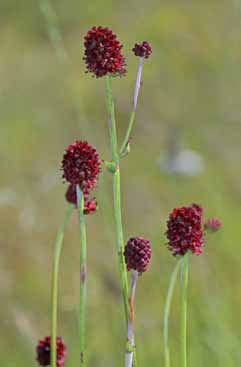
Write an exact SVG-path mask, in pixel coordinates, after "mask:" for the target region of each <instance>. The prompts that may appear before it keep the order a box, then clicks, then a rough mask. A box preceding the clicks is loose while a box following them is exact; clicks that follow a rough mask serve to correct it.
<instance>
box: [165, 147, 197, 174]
mask: <svg viewBox="0 0 241 367" xmlns="http://www.w3.org/2000/svg"><path fill="white" fill-rule="evenodd" d="M160 168H161V171H162V172H165V173H168V174H178V175H183V176H197V175H198V174H200V173H201V172H202V171H203V169H204V161H203V158H202V157H201V156H200V155H199V154H198V153H196V152H194V151H192V150H188V149H183V150H180V151H178V152H175V154H169V156H166V157H165V158H164V159H161V160H160Z"/></svg>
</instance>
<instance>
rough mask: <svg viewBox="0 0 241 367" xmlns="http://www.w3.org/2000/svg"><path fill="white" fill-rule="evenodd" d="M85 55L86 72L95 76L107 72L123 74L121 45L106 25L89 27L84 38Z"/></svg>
mask: <svg viewBox="0 0 241 367" xmlns="http://www.w3.org/2000/svg"><path fill="white" fill-rule="evenodd" d="M84 46H85V56H84V58H83V59H84V61H85V63H86V67H87V72H90V73H93V74H94V75H95V76H96V77H97V78H99V77H102V76H105V75H107V74H112V75H119V76H121V75H124V74H125V72H126V70H125V59H124V57H123V56H122V53H121V49H122V47H123V46H122V45H121V44H120V42H119V41H118V39H117V37H116V35H115V34H114V33H113V32H112V30H111V29H109V28H107V27H100V26H99V27H93V28H91V29H90V30H89V31H88V32H87V34H86V36H85V38H84Z"/></svg>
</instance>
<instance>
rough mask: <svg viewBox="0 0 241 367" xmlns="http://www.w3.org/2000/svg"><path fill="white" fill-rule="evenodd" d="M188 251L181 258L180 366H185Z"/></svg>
mask: <svg viewBox="0 0 241 367" xmlns="http://www.w3.org/2000/svg"><path fill="white" fill-rule="evenodd" d="M188 265H189V253H187V254H186V255H185V256H183V259H182V288H181V344H180V345H181V367H187V291H188Z"/></svg>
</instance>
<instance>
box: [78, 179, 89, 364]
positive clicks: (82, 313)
mask: <svg viewBox="0 0 241 367" xmlns="http://www.w3.org/2000/svg"><path fill="white" fill-rule="evenodd" d="M76 193H77V202H78V211H79V228H80V304H79V320H80V366H81V367H85V366H86V361H85V318H86V287H87V283H86V280H87V261H86V260H87V249H86V226H85V216H84V195H83V192H82V191H81V190H80V187H79V185H77V186H76Z"/></svg>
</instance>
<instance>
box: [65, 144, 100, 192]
mask: <svg viewBox="0 0 241 367" xmlns="http://www.w3.org/2000/svg"><path fill="white" fill-rule="evenodd" d="M62 171H63V178H64V179H65V180H66V181H68V182H69V183H70V184H72V185H79V186H80V189H81V190H82V191H83V193H89V192H90V190H92V189H93V187H95V186H96V184H97V178H98V174H99V172H100V159H99V154H98V153H97V151H96V149H95V148H93V147H92V146H91V145H90V144H88V143H87V141H79V140H77V141H75V142H74V143H73V144H70V145H69V146H68V148H67V149H66V151H65V154H64V157H63V160H62Z"/></svg>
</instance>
